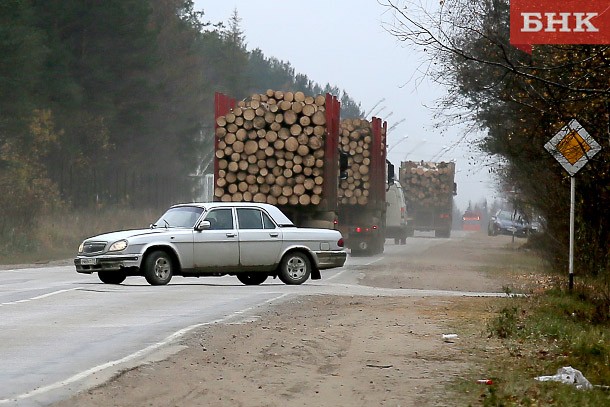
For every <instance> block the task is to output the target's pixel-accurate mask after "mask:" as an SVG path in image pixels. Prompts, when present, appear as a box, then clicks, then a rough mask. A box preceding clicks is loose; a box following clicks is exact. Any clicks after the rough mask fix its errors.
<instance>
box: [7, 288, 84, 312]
mask: <svg viewBox="0 0 610 407" xmlns="http://www.w3.org/2000/svg"><path fill="white" fill-rule="evenodd" d="M83 288H84V287H76V288H68V289H65V290H59V291H53V292H50V293H46V294H42V295H38V296H36V297H32V298H26V299H23V300H17V301H10V302H3V303H0V307H2V306H4V305H15V304H22V303H24V302H30V301H35V300H40V299H43V298H47V297H51V296H53V295H57V294H62V293H67V292H69V291H76V290H82V289H83Z"/></svg>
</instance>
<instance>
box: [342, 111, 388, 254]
mask: <svg viewBox="0 0 610 407" xmlns="http://www.w3.org/2000/svg"><path fill="white" fill-rule="evenodd" d="M386 134H387V122H382V120H381V119H379V118H375V117H374V118H372V120H371V121H370V122H369V121H368V120H365V119H347V120H342V121H341V137H340V139H339V140H340V141H339V148H340V149H341V152H342V153H343V154H345V155H347V167H346V168H347V170H346V174H345V175H346V176H345V179H342V180H341V181H340V183H339V203H338V211H339V230H340V231H341V233H342V234H343V236H344V237H345V245H346V247H348V248H349V249H350V250H351V253H352V254H367V255H368V254H376V253H382V252H383V249H384V244H385V238H386V209H387V204H386V185H387V184H386V182H387V174H388V171H387V167H386V154H387V152H386ZM391 173H392V174H391V175H392V178H393V173H394V172H393V170H392V171H391Z"/></svg>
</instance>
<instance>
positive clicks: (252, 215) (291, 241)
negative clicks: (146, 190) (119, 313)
mask: <svg viewBox="0 0 610 407" xmlns="http://www.w3.org/2000/svg"><path fill="white" fill-rule="evenodd" d="M346 258H347V254H346V251H345V249H344V248H343V238H342V236H341V233H340V232H339V231H336V230H331V229H314V228H298V227H296V226H295V225H294V224H293V223H292V222H291V221H290V219H288V218H287V217H286V216H285V215H284V214H283V213H282V212H281V211H280V209H278V208H277V207H275V206H273V205H268V204H257V203H222V202H208V203H190V204H179V205H174V206H172V207H171V208H169V209H168V210H167V211H166V212H165V213H164V214H163V216H161V218H160V219H159V220H158V221H157V222H156V223H154V224H152V225H151V226H150V228H148V229H141V230H126V231H119V232H112V233H106V234H103V235H99V236H93V237H90V238H88V239H86V240H85V241H84V242H83V243H82V244H81V245H80V247H79V248H78V255H77V257H76V258H75V259H74V265H75V266H76V271H77V272H79V273H85V274H92V273H97V274H98V277H99V278H100V280H101V281H102V282H104V283H106V284H120V283H122V282H123V281H124V280H125V278H126V277H127V276H144V277H145V278H146V281H148V283H149V284H152V285H164V284H167V283H169V281H170V280H171V278H172V276H174V275H179V276H185V277H187V276H193V277H201V276H222V275H235V276H236V277H237V278H238V279H239V281H241V282H242V283H243V284H246V285H258V284H262V283H263V282H264V281H265V280H266V279H267V277H269V276H272V277H274V278H275V277H279V278H280V280H281V281H282V282H284V283H285V284H302V283H304V282H305V281H307V279H308V278H310V277H311V278H312V279H320V278H321V275H320V270H322V269H328V268H333V267H342V266H343V264H345V260H346Z"/></svg>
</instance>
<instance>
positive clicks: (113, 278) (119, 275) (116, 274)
mask: <svg viewBox="0 0 610 407" xmlns="http://www.w3.org/2000/svg"><path fill="white" fill-rule="evenodd" d="M97 276H98V277H99V279H100V281H101V282H102V283H104V284H121V283H122V282H123V281H125V279H126V278H127V275H126V274H125V273H123V272H121V271H100V272H98V273H97Z"/></svg>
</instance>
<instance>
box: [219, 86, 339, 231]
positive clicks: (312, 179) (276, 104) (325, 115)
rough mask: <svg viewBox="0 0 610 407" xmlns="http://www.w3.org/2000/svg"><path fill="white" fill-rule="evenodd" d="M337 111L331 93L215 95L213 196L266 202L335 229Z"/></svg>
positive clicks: (305, 222) (304, 223)
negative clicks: (243, 97) (244, 97)
mask: <svg viewBox="0 0 610 407" xmlns="http://www.w3.org/2000/svg"><path fill="white" fill-rule="evenodd" d="M339 115H340V103H339V101H338V99H337V98H336V97H335V96H332V95H330V94H326V95H318V96H315V97H313V96H306V95H305V94H304V93H303V92H284V91H276V90H272V89H269V90H267V91H266V92H265V93H261V94H253V95H251V96H250V97H249V98H246V99H244V100H241V101H236V100H235V99H233V98H231V97H228V96H226V95H224V94H222V93H216V95H215V118H216V124H215V137H214V142H215V158H214V180H215V187H214V200H215V201H222V202H258V203H268V204H272V205H275V206H277V207H279V208H280V210H282V212H284V214H285V215H286V216H288V218H290V220H291V221H292V222H293V223H294V224H295V225H297V226H300V227H318V228H327V229H336V225H337V197H338V191H337V188H338V176H339V148H338V140H339Z"/></svg>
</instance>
